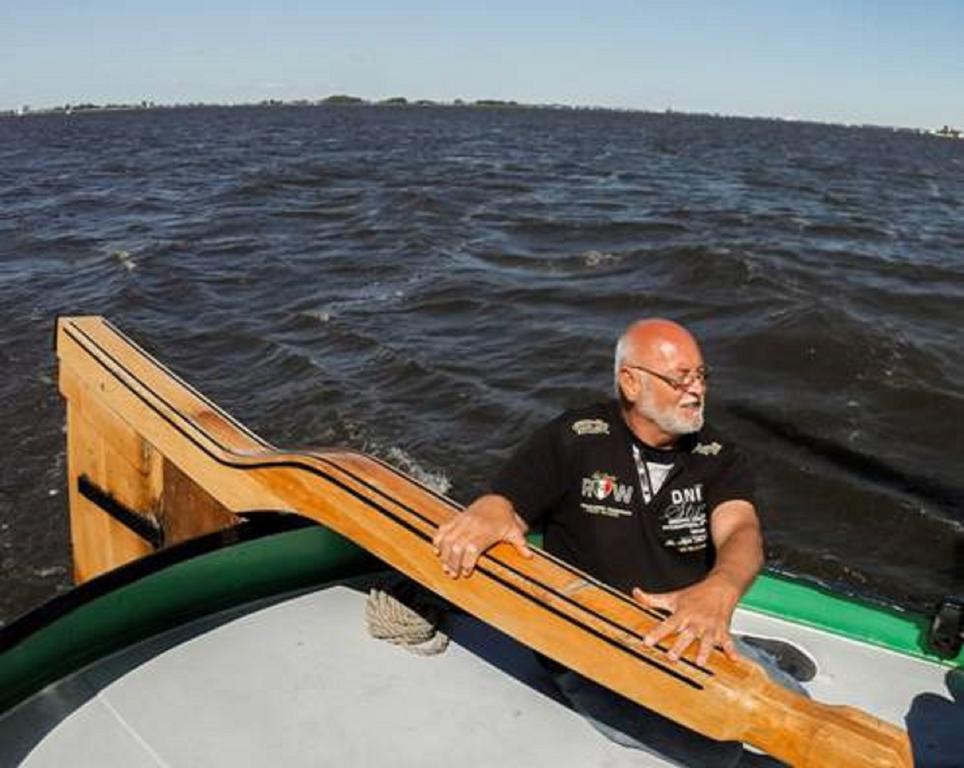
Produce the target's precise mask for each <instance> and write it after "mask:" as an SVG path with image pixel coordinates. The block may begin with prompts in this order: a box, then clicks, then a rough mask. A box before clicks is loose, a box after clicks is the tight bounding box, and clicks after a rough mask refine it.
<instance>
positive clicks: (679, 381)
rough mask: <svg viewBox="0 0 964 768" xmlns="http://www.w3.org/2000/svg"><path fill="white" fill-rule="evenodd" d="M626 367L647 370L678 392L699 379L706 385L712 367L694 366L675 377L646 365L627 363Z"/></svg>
mask: <svg viewBox="0 0 964 768" xmlns="http://www.w3.org/2000/svg"><path fill="white" fill-rule="evenodd" d="M624 367H625V368H635V369H637V370H640V371H645V372H646V373H648V374H649V375H650V376H655V377H656V378H657V379H660V380H662V381H665V382H666V383H667V384H669V385H670V386H671V387H672V388H673V389H675V390H676V391H677V392H683V391H684V390H686V389H687V388H688V387H691V386H693V384H694V383H696V382H697V381H698V382H699V383H700V384H702V385H704V386H706V382H707V381H709V379H710V369H709V367H707V366H705V365H701V366H700V367H699V368H694V369H693V370H691V371H684V372H683V375H682V376H679V377H673V376H667V375H666V374H665V373H658V372H656V371H654V370H651V369H650V368H647V367H646V366H644V365H629V364H627V365H625V366H624Z"/></svg>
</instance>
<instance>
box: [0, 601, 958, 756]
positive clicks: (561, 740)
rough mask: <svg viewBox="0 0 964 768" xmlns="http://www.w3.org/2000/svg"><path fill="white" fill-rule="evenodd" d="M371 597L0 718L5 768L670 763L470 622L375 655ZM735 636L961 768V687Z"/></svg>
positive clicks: (148, 649)
mask: <svg viewBox="0 0 964 768" xmlns="http://www.w3.org/2000/svg"><path fill="white" fill-rule="evenodd" d="M365 597H366V595H365V593H364V592H362V591H358V590H355V589H353V588H351V587H348V586H334V587H329V588H325V589H320V590H318V591H314V592H309V593H301V594H297V595H295V596H291V597H288V598H287V599H284V600H281V601H276V602H271V603H262V604H260V605H253V606H247V607H246V608H244V609H236V610H234V611H231V612H228V613H225V614H220V615H218V616H215V617H210V618H208V619H205V620H203V621H200V622H195V623H193V624H190V625H187V626H185V627H182V628H179V629H177V630H174V631H172V632H169V633H166V634H164V635H162V636H160V637H157V638H154V639H152V640H150V641H147V642H145V643H141V644H140V645H137V646H134V647H132V648H130V649H127V650H125V651H123V652H121V653H118V654H115V655H114V656H112V657H110V658H109V659H106V660H104V661H102V662H99V663H97V664H94V665H92V666H91V667H89V668H87V669H85V670H82V671H81V672H79V673H77V674H75V675H73V676H71V677H70V678H68V679H66V680H64V681H62V682H60V683H57V684H55V685H53V686H51V687H49V688H48V689H46V690H45V691H43V692H41V693H39V694H37V695H36V696H34V697H32V698H31V699H29V700H28V701H26V702H24V703H23V704H21V705H20V706H19V707H17V708H16V709H14V710H13V711H11V712H10V713H8V714H7V715H6V716H4V717H3V718H0V766H4V767H6V766H8V765H18V764H22V765H25V766H30V767H31V768H40V767H41V766H57V767H58V768H59V767H60V766H65V765H71V766H104V767H107V768H112V767H114V766H117V767H120V766H124V768H136V767H137V766H177V767H180V766H263V765H277V766H286V768H287V767H288V766H336V765H337V766H363V767H364V766H372V767H374V766H379V767H381V766H399V767H404V766H413V767H415V766H418V768H425V767H426V766H452V765H457V766H459V768H467V767H471V766H500V768H508V767H510V766H535V765H550V766H553V768H565V766H574V767H575V766H580V767H585V766H607V768H619V767H620V766H664V765H669V764H670V763H667V762H664V761H661V760H659V759H657V758H654V757H652V756H650V755H648V754H644V753H641V752H639V751H636V750H630V749H626V748H623V747H620V746H618V745H616V744H613V743H611V742H609V741H608V740H607V739H606V738H605V737H604V736H602V735H601V734H599V733H598V732H597V731H595V730H594V729H593V727H592V726H591V725H590V724H589V723H587V722H586V721H585V720H583V718H581V717H580V716H579V715H578V714H575V713H573V712H572V711H570V710H569V709H568V708H567V707H565V706H564V705H563V704H561V703H560V702H558V701H557V700H555V699H554V698H553V695H552V692H551V689H550V688H549V687H547V681H546V678H545V676H544V673H543V672H542V669H541V667H540V666H539V665H538V663H537V662H536V661H535V659H534V657H533V656H532V655H531V654H530V653H529V652H528V651H527V650H526V649H524V648H522V647H521V646H519V645H518V644H516V643H515V642H514V641H511V640H509V639H508V638H506V637H505V636H503V635H501V634H500V633H498V632H496V631H494V630H492V629H490V628H488V627H486V626H485V625H483V624H481V623H480V622H478V621H476V620H474V619H472V618H471V617H467V616H464V615H459V614H456V615H454V616H452V617H450V620H449V624H448V625H447V629H448V630H449V633H450V634H451V636H452V638H453V642H452V643H451V644H450V646H449V648H448V650H447V651H446V652H445V653H443V654H441V655H439V656H433V657H420V656H415V655H413V654H410V653H408V652H407V651H405V650H403V649H401V648H398V647H396V646H393V645H390V644H388V643H385V642H382V641H379V640H375V639H372V638H371V637H369V636H368V634H367V631H366V628H365ZM736 629H737V630H738V631H745V632H748V633H750V634H753V635H757V636H764V637H780V638H784V639H787V640H790V641H792V642H793V643H794V644H796V645H797V646H799V647H800V648H802V649H804V650H805V651H806V653H807V654H809V655H810V656H811V657H812V658H813V659H814V660H815V661H816V663H817V667H818V670H819V671H818V674H817V676H816V677H815V678H814V679H813V680H812V681H810V682H808V683H806V687H807V689H808V690H809V691H810V693H811V694H812V695H813V696H814V698H817V699H820V700H822V701H826V702H828V703H847V704H851V705H855V706H858V707H861V708H864V709H866V710H867V711H869V712H871V713H873V714H875V715H877V716H878V717H881V718H883V719H886V720H889V721H891V722H893V723H895V724H898V725H900V726H902V727H908V723H910V726H911V731H912V734H913V737H914V741H915V746H916V745H917V744H918V742H920V744H921V748H920V749H921V751H920V754H921V755H923V759H921V760H919V765H927V766H962V765H964V746H962V745H964V741H962V734H964V702H962V700H961V697H962V689H964V680H962V676H961V674H960V672H951V671H950V670H949V669H947V668H942V667H939V666H936V665H933V664H929V663H926V662H923V661H918V660H915V659H912V658H908V657H905V656H902V655H899V654H896V653H892V652H889V651H885V650H880V649H875V648H871V647H868V646H864V645H861V644H859V643H855V642H851V641H848V640H843V639H840V638H837V637H833V636H830V635H826V634H822V633H820V632H818V631H815V630H812V629H808V628H806V627H800V626H796V625H793V624H789V623H786V622H783V621H779V620H775V619H770V618H767V617H763V616H759V615H755V614H750V613H746V612H741V613H740V614H739V615H738V617H737V621H736ZM908 718H909V719H908ZM918 721H919V722H918ZM915 723H917V724H916V725H915ZM955 739H956V741H955ZM925 742H927V743H929V744H931V746H930V747H927V746H926V745H925Z"/></svg>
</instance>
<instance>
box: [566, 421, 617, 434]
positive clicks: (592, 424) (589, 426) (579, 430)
mask: <svg viewBox="0 0 964 768" xmlns="http://www.w3.org/2000/svg"><path fill="white" fill-rule="evenodd" d="M572 431H573V432H575V433H576V434H577V435H608V434H609V422H607V421H603V420H602V419H580V420H579V421H574V422H573V423H572Z"/></svg>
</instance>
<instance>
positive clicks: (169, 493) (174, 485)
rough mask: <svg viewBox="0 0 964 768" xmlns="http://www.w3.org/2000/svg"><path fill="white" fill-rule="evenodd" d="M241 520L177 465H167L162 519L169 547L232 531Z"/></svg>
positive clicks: (168, 463)
mask: <svg viewBox="0 0 964 768" xmlns="http://www.w3.org/2000/svg"><path fill="white" fill-rule="evenodd" d="M238 519H239V518H238V516H237V515H235V514H234V513H233V512H231V511H230V510H229V509H227V508H226V507H224V506H223V505H222V504H220V503H218V501H217V500H216V499H215V498H214V497H213V496H211V494H209V493H208V492H207V491H205V490H204V489H203V488H201V486H199V485H198V484H197V483H195V482H194V481H193V480H192V479H191V478H190V477H189V476H188V475H186V474H185V473H184V472H182V471H181V470H180V469H178V468H177V466H176V465H175V464H173V463H171V462H170V461H165V462H164V497H163V501H162V505H161V520H162V524H163V526H164V537H165V541H166V542H167V543H168V544H176V543H177V542H179V541H184V540H185V539H191V538H194V537H195V536H201V535H202V534H205V533H210V532H211V531H216V530H220V529H222V528H230V527H231V526H232V525H236V524H237V523H238Z"/></svg>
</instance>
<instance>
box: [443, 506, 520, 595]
mask: <svg viewBox="0 0 964 768" xmlns="http://www.w3.org/2000/svg"><path fill="white" fill-rule="evenodd" d="M526 530H527V526H526V524H525V522H523V520H522V518H520V517H519V516H518V515H517V514H516V512H515V510H514V509H513V507H512V504H511V503H510V502H509V500H508V499H506V498H504V497H502V496H496V495H488V496H481V497H479V498H478V499H476V500H475V501H474V502H472V503H471V504H470V505H469V506H467V507H466V508H465V509H464V510H463V511H462V512H461V514H458V515H456V516H455V517H453V518H452V519H451V520H449V521H448V522H446V523H442V525H440V526H439V529H438V531H437V532H436V533H435V536H434V538H433V539H432V545H433V546H434V547H435V553H436V554H437V555H438V556H439V558H440V559H441V560H442V569H443V570H444V571H445V573H447V574H448V575H449V576H451V577H452V578H453V579H457V578H458V577H459V576H469V575H470V574H471V573H472V569H473V568H475V564H476V562H477V561H478V559H479V557H481V556H482V553H483V552H485V551H486V550H487V549H488V548H489V547H491V546H492V545H493V544H497V543H498V542H500V541H505V542H508V543H509V544H511V545H512V546H514V547H515V548H516V549H517V550H518V552H519V554H520V555H522V556H523V557H532V551H531V550H530V549H529V546H528V544H526V539H525V534H526Z"/></svg>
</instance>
